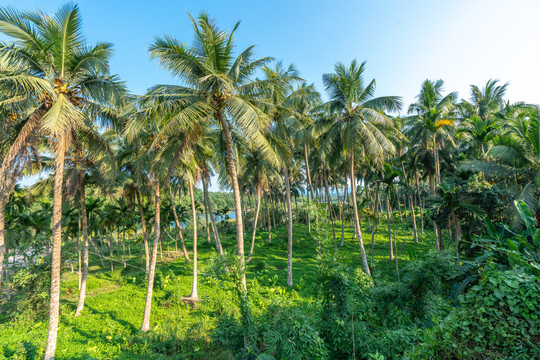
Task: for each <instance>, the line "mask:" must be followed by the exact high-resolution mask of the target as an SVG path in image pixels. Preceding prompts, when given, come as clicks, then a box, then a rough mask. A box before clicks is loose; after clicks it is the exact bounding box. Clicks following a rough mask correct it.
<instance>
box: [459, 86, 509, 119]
mask: <svg viewBox="0 0 540 360" xmlns="http://www.w3.org/2000/svg"><path fill="white" fill-rule="evenodd" d="M498 83H499V80H494V79H490V80H488V82H487V83H486V86H484V88H482V89H480V88H479V87H478V86H476V85H471V90H470V91H471V96H470V101H462V102H461V104H460V107H461V109H462V112H463V113H464V115H465V117H471V116H472V115H477V116H479V117H480V118H481V119H482V120H484V121H485V120H487V119H488V118H489V117H490V116H492V115H494V114H496V113H498V112H499V111H500V110H501V109H502V108H503V107H504V101H503V97H504V95H505V94H506V89H507V87H508V83H505V84H504V85H497V84H498Z"/></svg>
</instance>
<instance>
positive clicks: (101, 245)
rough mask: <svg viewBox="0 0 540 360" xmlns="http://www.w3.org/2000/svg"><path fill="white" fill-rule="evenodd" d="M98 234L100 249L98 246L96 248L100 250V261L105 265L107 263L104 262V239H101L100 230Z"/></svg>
mask: <svg viewBox="0 0 540 360" xmlns="http://www.w3.org/2000/svg"><path fill="white" fill-rule="evenodd" d="M98 236H99V249H98V248H97V246H96V250H98V253H99V261H100V262H101V266H102V267H105V264H103V256H104V255H103V241H102V240H101V232H100V231H99V230H98Z"/></svg>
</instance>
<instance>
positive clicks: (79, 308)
mask: <svg viewBox="0 0 540 360" xmlns="http://www.w3.org/2000/svg"><path fill="white" fill-rule="evenodd" d="M80 203H81V220H82V233H83V268H82V277H81V288H80V291H79V303H78V304H77V311H75V316H79V315H81V311H82V310H83V308H84V300H85V297H86V280H87V278H88V216H87V214H86V197H85V186H84V175H83V176H81V183H80Z"/></svg>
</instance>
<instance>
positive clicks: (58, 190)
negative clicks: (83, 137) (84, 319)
mask: <svg viewBox="0 0 540 360" xmlns="http://www.w3.org/2000/svg"><path fill="white" fill-rule="evenodd" d="M57 146H58V148H57V149H56V151H55V152H56V153H55V164H54V190H53V214H52V215H53V216H52V271H51V296H50V302H49V332H48V336H47V348H46V349H45V360H51V359H54V353H55V351H56V340H57V338H58V323H59V320H60V267H61V265H62V259H61V252H62V201H63V199H62V183H63V182H64V160H65V159H64V158H65V154H66V150H67V147H68V146H69V145H68V139H66V138H65V137H62V138H61V139H59V140H58V144H57Z"/></svg>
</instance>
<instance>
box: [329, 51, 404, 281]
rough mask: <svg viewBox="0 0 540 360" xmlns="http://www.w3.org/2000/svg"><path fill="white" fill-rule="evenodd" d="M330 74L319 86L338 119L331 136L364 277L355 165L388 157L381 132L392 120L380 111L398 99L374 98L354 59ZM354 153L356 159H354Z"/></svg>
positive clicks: (392, 106) (365, 265)
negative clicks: (345, 174)
mask: <svg viewBox="0 0 540 360" xmlns="http://www.w3.org/2000/svg"><path fill="white" fill-rule="evenodd" d="M334 71H335V72H334V73H332V74H325V75H323V83H324V86H325V88H326V91H327V92H328V94H329V96H330V102H329V106H330V110H332V111H335V112H337V113H338V116H339V118H338V121H336V122H335V124H334V126H333V129H332V133H333V136H334V137H335V138H336V141H337V140H338V139H342V141H337V143H340V144H343V150H344V151H345V152H346V154H347V157H348V161H349V176H350V180H351V197H352V206H353V210H354V227H355V229H356V234H357V235H358V244H359V246H360V252H361V254H362V268H363V269H364V271H365V272H366V274H370V271H369V265H368V262H367V257H366V251H365V249H364V244H363V240H362V230H361V228H360V218H359V214H358V207H357V204H356V177H355V172H356V165H357V164H356V162H357V161H362V162H365V161H366V160H367V159H371V161H373V162H376V163H381V162H382V161H383V159H384V158H385V157H386V156H387V155H388V154H391V153H393V152H394V151H395V148H394V145H393V144H392V143H391V141H390V140H389V139H388V138H387V137H386V135H385V134H384V132H383V130H382V129H384V128H392V127H393V126H394V124H393V121H392V119H391V118H390V117H388V116H387V115H386V114H385V113H384V111H397V110H399V109H400V108H401V98H399V97H396V96H386V97H378V98H374V97H373V95H374V92H375V80H372V81H371V82H370V83H369V84H367V85H365V84H364V79H363V73H364V71H365V62H364V63H362V64H360V65H358V64H357V62H356V60H353V62H352V63H351V65H350V66H349V67H346V66H345V65H343V64H341V63H338V64H336V65H335V67H334ZM355 154H357V155H358V157H355Z"/></svg>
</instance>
